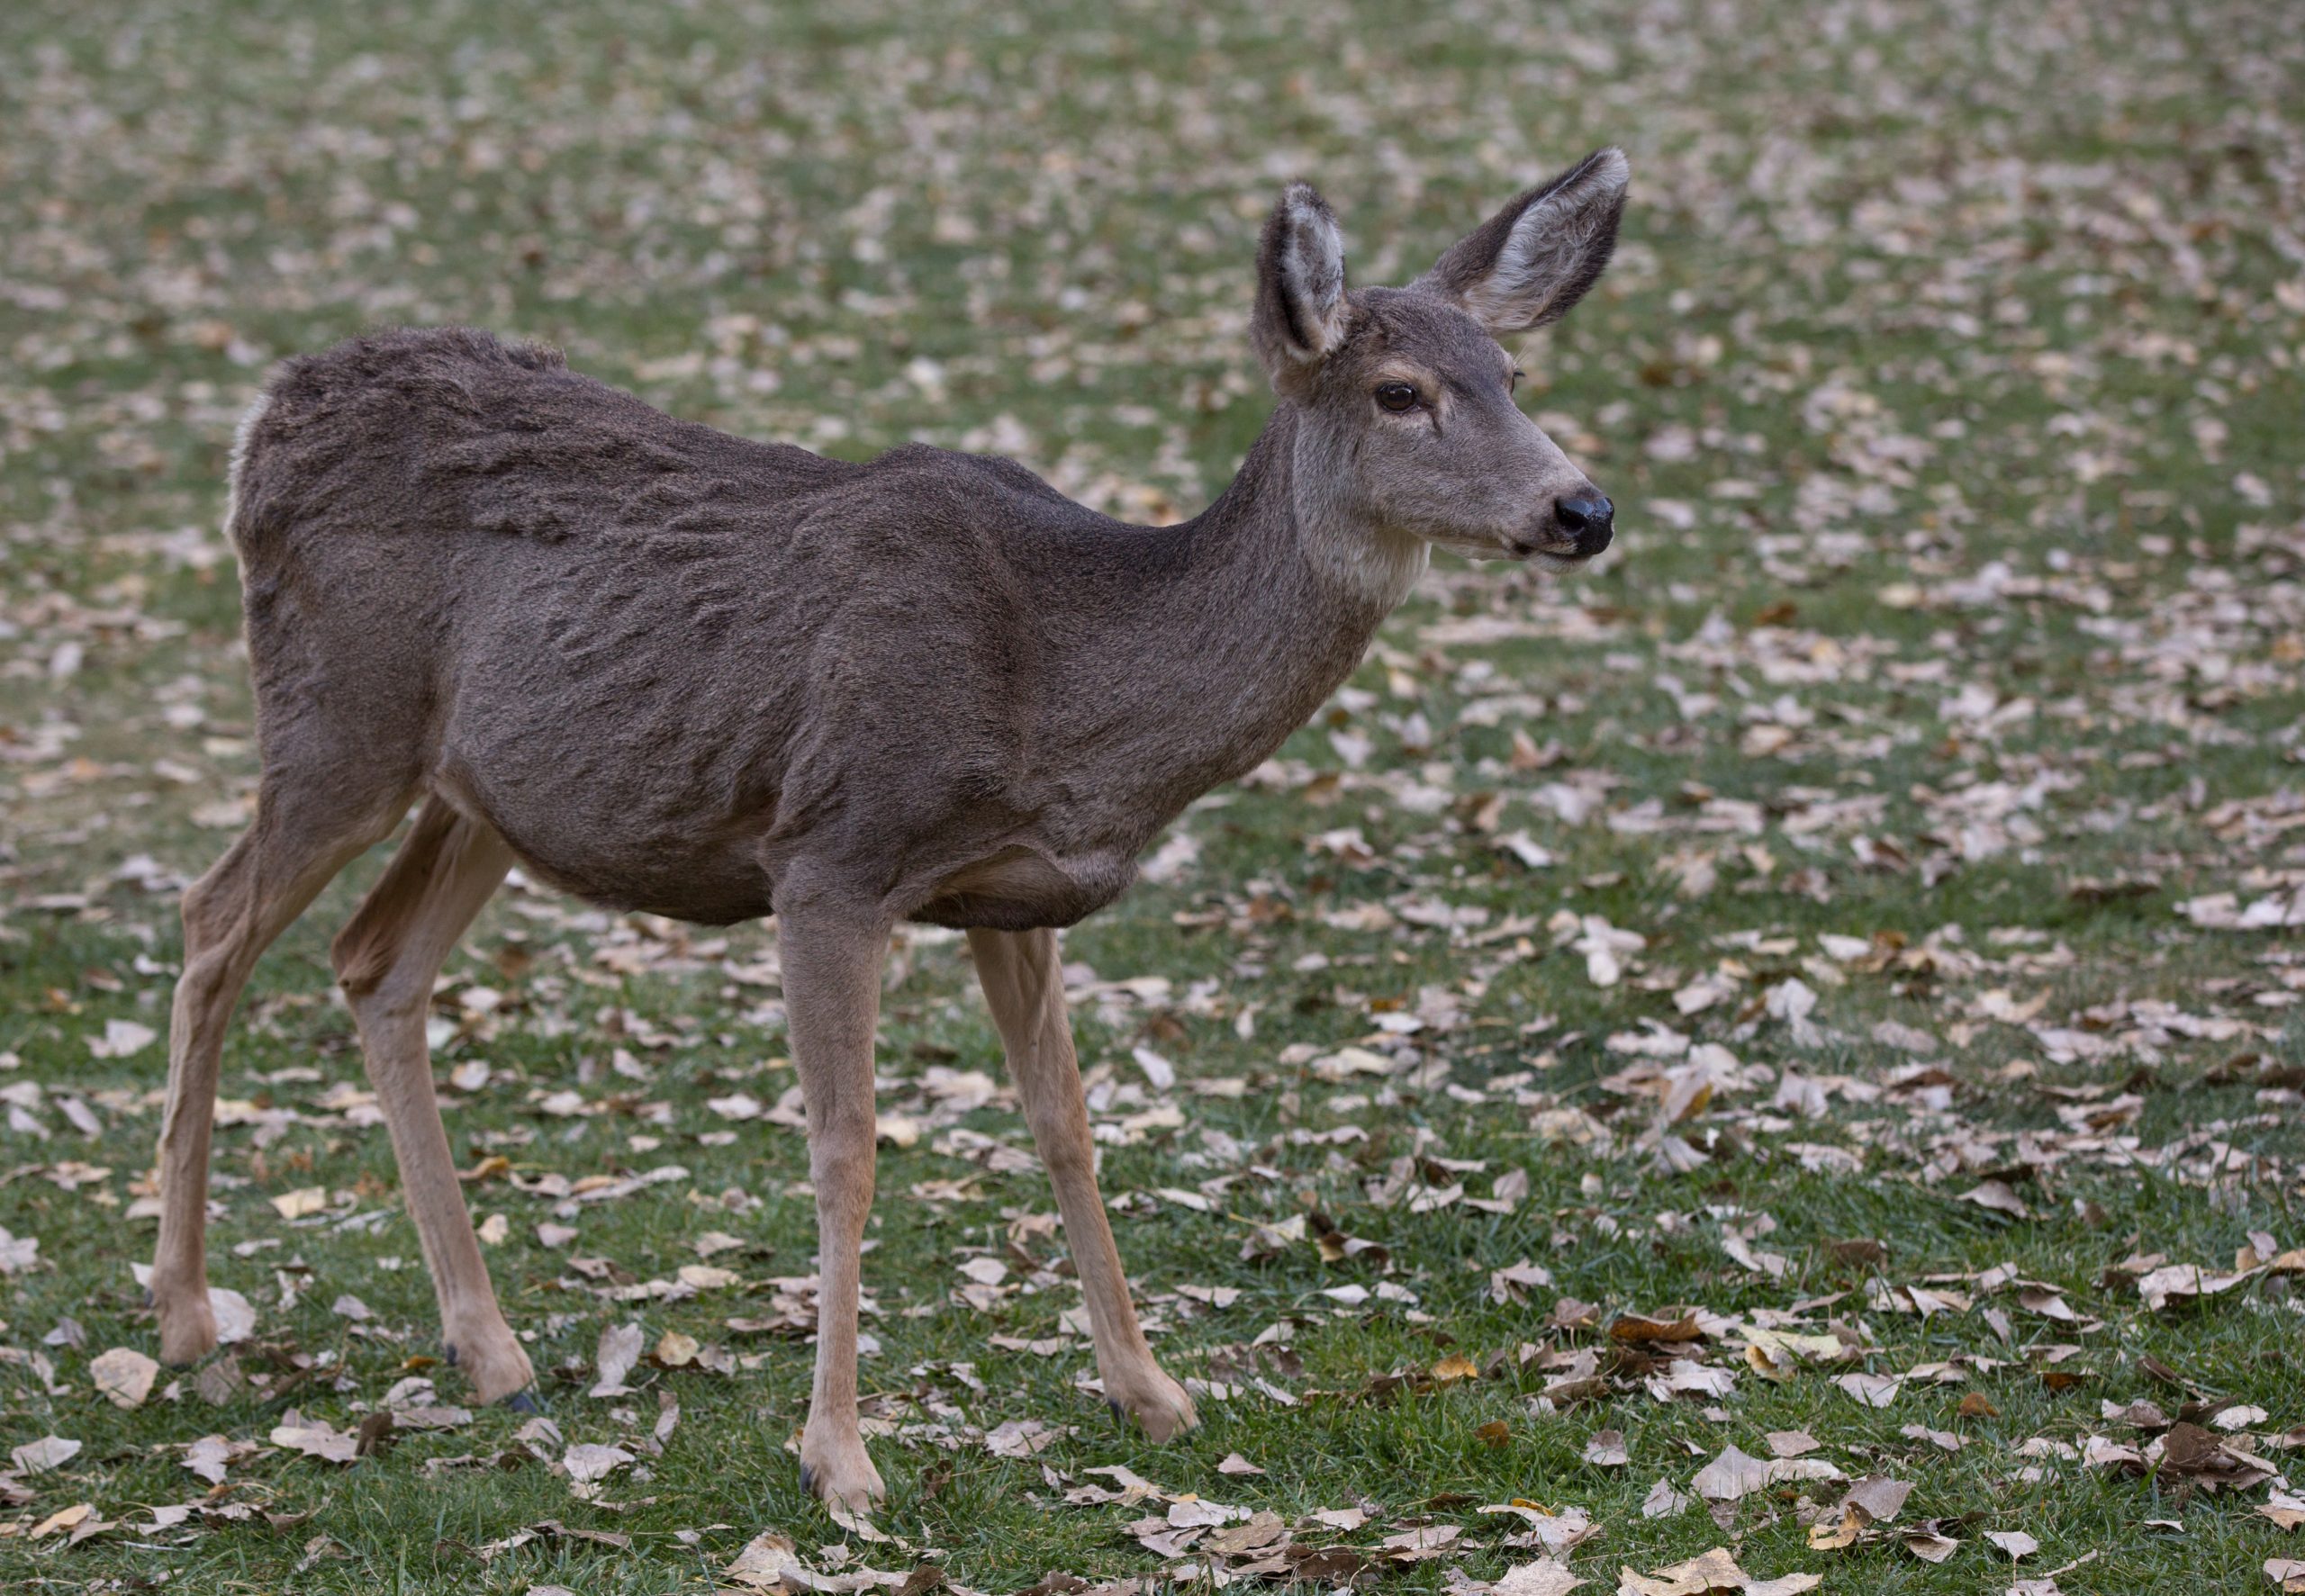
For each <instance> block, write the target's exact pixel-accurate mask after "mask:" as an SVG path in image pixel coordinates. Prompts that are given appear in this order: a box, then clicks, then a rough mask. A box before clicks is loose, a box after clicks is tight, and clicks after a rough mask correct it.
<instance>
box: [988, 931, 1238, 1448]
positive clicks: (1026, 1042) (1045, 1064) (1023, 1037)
mask: <svg viewBox="0 0 2305 1596" xmlns="http://www.w3.org/2000/svg"><path fill="white" fill-rule="evenodd" d="M969 948H970V951H972V953H973V954H974V955H975V957H976V972H977V979H978V981H979V982H980V983H981V985H982V986H983V987H984V996H985V1002H986V1003H987V1004H988V1005H990V1007H991V1010H992V1023H994V1024H995V1025H996V1026H998V1027H999V1031H1000V1040H1001V1042H1002V1044H1003V1046H1004V1047H1005V1048H1006V1050H1007V1051H1008V1073H1009V1075H1010V1076H1011V1078H1014V1079H1015V1081H1016V1083H1017V1096H1019V1097H1021V1098H1022V1099H1023V1100H1024V1105H1025V1120H1026V1123H1027V1124H1029V1125H1030V1126H1031V1127H1032V1131H1033V1142H1034V1144H1035V1146H1036V1147H1038V1148H1039V1149H1040V1155H1041V1162H1042V1163H1043V1164H1044V1165H1045V1166H1047V1168H1048V1177H1049V1183H1050V1185H1052V1186H1054V1187H1055V1188H1056V1208H1057V1213H1059V1214H1061V1215H1062V1217H1063V1220H1064V1235H1065V1240H1067V1241H1069V1242H1071V1247H1072V1267H1073V1270H1074V1272H1075V1273H1076V1274H1078V1275H1079V1276H1080V1291H1081V1294H1082V1295H1083V1296H1085V1297H1086V1298H1087V1299H1088V1303H1089V1329H1090V1330H1091V1332H1092V1333H1093V1335H1094V1337H1095V1339H1096V1344H1097V1371H1098V1374H1099V1375H1102V1376H1103V1378H1104V1383H1105V1398H1106V1400H1107V1402H1111V1403H1112V1404H1113V1406H1114V1408H1115V1409H1116V1410H1118V1411H1122V1412H1125V1413H1127V1414H1128V1415H1129V1416H1130V1417H1132V1418H1134V1420H1136V1422H1137V1423H1138V1424H1139V1425H1140V1426H1142V1427H1143V1430H1144V1433H1145V1434H1146V1435H1147V1436H1149V1437H1151V1438H1153V1440H1156V1441H1165V1440H1167V1439H1168V1438H1170V1437H1171V1436H1173V1435H1176V1434H1177V1433H1179V1432H1180V1431H1182V1430H1187V1429H1191V1428H1192V1427H1193V1426H1194V1425H1196V1424H1198V1422H1199V1421H1200V1420H1199V1416H1198V1414H1197V1413H1196V1412H1194V1411H1193V1405H1192V1398H1191V1397H1189V1396H1188V1395H1187V1394H1186V1393H1185V1389H1184V1387H1183V1386H1181V1385H1180V1384H1177V1382H1176V1381H1174V1380H1172V1379H1171V1378H1170V1377H1169V1375H1168V1373H1167V1372H1166V1371H1165V1370H1163V1369H1162V1367H1161V1366H1160V1363H1159V1362H1158V1361H1157V1360H1156V1359H1155V1358H1154V1357H1153V1348H1151V1347H1149V1346H1147V1345H1146V1344H1145V1340H1144V1330H1143V1327H1142V1326H1141V1325H1139V1324H1138V1323H1137V1321H1136V1308H1135V1305H1134V1303H1131V1302H1130V1301H1129V1296H1128V1277H1127V1276H1125V1274H1123V1273H1122V1272H1121V1265H1120V1250H1119V1249H1118V1248H1116V1247H1115V1246H1114V1245H1113V1231H1112V1225H1111V1223H1110V1222H1108V1221H1107V1219H1106V1217H1105V1201H1104V1198H1103V1196H1102V1195H1100V1194H1099V1193H1098V1190H1097V1155H1096V1143H1095V1142H1094V1141H1093V1140H1092V1139H1091V1137H1090V1135H1089V1106H1088V1104H1087V1102H1086V1101H1085V1100H1084V1099H1083V1097H1082V1096H1081V1091H1080V1062H1079V1060H1078V1059H1076V1058H1075V1056H1074V1054H1073V1050H1072V1026H1071V1022H1070V1021H1069V1020H1068V1019H1067V1018H1066V1016H1065V1012H1064V978H1063V974H1062V965H1061V963H1060V961H1059V958H1058V954H1057V942H1056V933H1055V932H1053V931H1021V932H1011V931H972V932H970V933H969Z"/></svg>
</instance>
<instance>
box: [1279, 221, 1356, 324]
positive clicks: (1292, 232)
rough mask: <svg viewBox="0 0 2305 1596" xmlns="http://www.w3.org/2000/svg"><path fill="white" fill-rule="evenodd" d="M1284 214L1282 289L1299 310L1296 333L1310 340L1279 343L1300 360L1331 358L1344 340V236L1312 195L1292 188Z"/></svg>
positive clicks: (1296, 312) (1281, 250) (1281, 259)
mask: <svg viewBox="0 0 2305 1596" xmlns="http://www.w3.org/2000/svg"><path fill="white" fill-rule="evenodd" d="M1281 214H1282V217H1283V219H1284V220H1285V221H1286V222H1287V224H1288V234H1287V236H1286V237H1285V238H1284V239H1283V240H1282V242H1281V248H1280V291H1281V293H1284V294H1286V295H1287V296H1288V302H1289V305H1290V306H1291V308H1292V309H1293V311H1295V315H1294V317H1293V320H1294V321H1295V323H1296V330H1301V331H1302V332H1303V333H1304V335H1305V336H1306V338H1309V339H1310V340H1312V341H1311V344H1310V345H1309V347H1298V346H1297V340H1296V338H1294V337H1290V338H1284V339H1282V340H1281V341H1282V342H1283V343H1284V344H1286V345H1288V352H1289V353H1290V354H1291V355H1294V356H1296V357H1297V359H1299V360H1314V359H1317V358H1319V357H1320V356H1323V355H1325V354H1327V353H1328V352H1329V351H1330V350H1331V349H1333V348H1335V347H1337V345H1338V344H1339V343H1340V342H1342V339H1343V338H1344V235H1343V234H1342V233H1341V232H1339V231H1338V230H1337V226H1336V221H1335V219H1334V218H1333V217H1332V216H1331V215H1330V214H1329V212H1328V208H1327V207H1326V206H1324V205H1323V204H1322V203H1320V201H1319V200H1318V199H1316V198H1314V197H1313V196H1312V195H1311V194H1310V192H1309V191H1307V192H1305V193H1302V194H1300V193H1299V192H1298V191H1297V190H1296V189H1291V190H1289V192H1288V195H1287V196H1286V198H1285V199H1284V200H1283V201H1282V209H1281Z"/></svg>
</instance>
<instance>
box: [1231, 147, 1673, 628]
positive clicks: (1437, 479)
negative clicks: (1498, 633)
mask: <svg viewBox="0 0 2305 1596" xmlns="http://www.w3.org/2000/svg"><path fill="white" fill-rule="evenodd" d="M1629 176H1631V168H1630V167H1628V166H1627V164H1626V162H1625V158H1624V155H1623V151H1621V150H1617V149H1598V150H1595V151H1594V152H1593V153H1592V154H1591V155H1588V156H1586V158H1584V159H1583V160H1581V161H1579V162H1578V163H1577V165H1576V166H1574V167H1570V168H1569V169H1568V171H1566V172H1563V173H1561V174H1560V175H1559V176H1557V177H1555V178H1553V179H1552V180H1551V181H1550V182H1548V183H1543V184H1540V185H1538V186H1536V187H1534V188H1532V189H1530V190H1529V191H1528V192H1527V193H1526V194H1522V195H1521V196H1520V197H1519V198H1518V199H1516V200H1514V202H1513V203H1511V204H1508V205H1506V206H1505V208H1504V209H1503V210H1501V211H1499V212H1497V213H1496V215H1494V216H1492V217H1490V218H1489V220H1488V221H1487V222H1485V223H1483V224H1482V225H1481V226H1480V227H1478V228H1477V229H1476V230H1473V231H1472V232H1470V233H1468V234H1467V235H1466V236H1465V237H1464V238H1463V239H1460V240H1459V241H1458V242H1457V243H1456V244H1455V245H1453V246H1451V248H1450V249H1449V250H1448V251H1447V252H1446V253H1445V254H1443V255H1442V257H1441V258H1440V259H1439V260H1438V261H1437V262H1435V263H1434V265H1433V269H1432V270H1430V271H1428V272H1426V273H1425V274H1424V275H1423V276H1421V277H1419V278H1417V279H1416V281H1415V282H1414V283H1411V284H1409V285H1408V286H1407V287H1406V288H1355V289H1350V290H1349V289H1347V288H1346V286H1345V281H1344V240H1343V237H1342V234H1340V233H1339V231H1338V230H1337V225H1336V218H1335V216H1334V215H1333V213H1332V212H1330V210H1329V207H1328V205H1327V203H1325V202H1324V201H1323V200H1322V198H1321V196H1320V195H1319V194H1316V193H1315V192H1314V190H1313V189H1312V188H1311V187H1310V186H1309V185H1306V184H1302V183H1298V184H1294V185H1291V186H1290V187H1289V189H1288V192H1287V193H1285V194H1282V195H1281V196H1280V202H1279V204H1277V205H1275V206H1274V207H1273V212H1272V215H1271V217H1270V220H1269V221H1266V223H1265V228H1264V237H1263V241H1262V246H1261V249H1260V250H1259V253H1258V261H1257V298H1256V310H1255V312H1254V315H1253V317H1252V321H1251V338H1252V341H1253V342H1254V344H1255V347H1256V351H1257V356H1258V358H1259V359H1260V360H1261V361H1262V362H1263V364H1264V368H1265V371H1266V374H1268V375H1269V376H1270V378H1271V380H1272V385H1273V389H1274V391H1275V392H1277V393H1278V394H1279V396H1280V397H1281V399H1282V400H1283V401H1286V402H1287V403H1288V404H1290V405H1293V406H1294V407H1295V408H1296V409H1297V412H1298V418H1297V435H1296V461H1295V464H1296V473H1295V482H1296V484H1297V486H1296V492H1297V507H1298V511H1299V514H1300V516H1301V517H1302V518H1303V519H1304V521H1305V523H1306V526H1307V527H1308V528H1316V529H1317V530H1316V536H1317V537H1318V538H1319V539H1321V540H1322V541H1323V543H1324V545H1325V546H1326V548H1327V550H1328V551H1329V552H1330V553H1331V554H1332V555H1340V556H1342V557H1344V558H1345V559H1347V560H1350V561H1351V562H1354V563H1355V564H1360V565H1362V566H1364V567H1365V566H1368V565H1372V564H1374V565H1381V566H1387V567H1391V568H1394V569H1396V570H1397V568H1398V567H1399V566H1401V564H1403V563H1404V562H1405V561H1409V560H1413V562H1414V564H1415V567H1416V568H1417V569H1421V568H1422V566H1423V563H1424V551H1425V549H1426V547H1427V546H1440V547H1442V548H1447V549H1453V550H1455V551H1456V552H1457V553H1459V554H1463V555H1472V556H1474V557H1476V558H1482V559H1509V560H1529V559H1534V560H1537V561H1539V562H1541V563H1542V564H1546V565H1548V566H1550V567H1553V568H1555V569H1565V568H1567V567H1569V566H1572V565H1576V564H1580V563H1581V562H1583V561H1585V560H1587V559H1590V558H1591V557H1592V556H1593V555H1596V554H1599V553H1600V552H1601V551H1602V550H1603V549H1604V548H1606V547H1608V546H1609V537H1610V532H1611V521H1612V516H1613V513H1614V512H1613V508H1612V506H1611V505H1610V503H1609V501H1608V500H1607V498H1606V497H1604V495H1603V494H1602V492H1601V491H1600V490H1599V489H1598V488H1596V487H1595V486H1594V485H1593V483H1592V482H1591V480H1590V479H1588V478H1587V477H1586V475H1585V473H1583V472H1581V471H1579V470H1578V469H1577V467H1576V466H1574V465H1572V464H1569V461H1568V456H1567V455H1563V454H1562V453H1561V452H1560V449H1559V446H1556V445H1555V444H1554V443H1553V441H1552V439H1550V437H1546V436H1545V434H1544V432H1543V430H1542V429H1541V428H1539V427H1538V426H1537V424H1536V423H1535V422H1534V421H1532V420H1531V419H1529V418H1528V417H1527V416H1526V415H1524V414H1523V413H1522V411H1521V410H1520V409H1519V407H1518V406H1517V405H1515V404H1514V400H1513V390H1514V383H1515V382H1516V380H1517V379H1518V377H1519V376H1520V373H1519V372H1517V371H1516V370H1515V369H1514V364H1513V360H1512V358H1511V356H1508V355H1506V354H1505V350H1504V349H1503V348H1502V347H1500V345H1499V340H1501V339H1503V338H1507V337H1512V336H1515V335H1518V334H1521V333H1523V332H1526V331H1528V330H1530V329H1532V328H1538V327H1542V326H1545V325H1547V324H1548V323H1550V322H1553V321H1557V320H1559V319H1560V318H1561V317H1562V316H1564V315H1566V314H1567V313H1568V310H1569V308H1570V307H1571V306H1573V305H1574V304H1576V302H1577V301H1578V300H1579V299H1582V298H1583V297H1584V296H1585V293H1586V290H1587V289H1589V288H1591V287H1592V286H1593V284H1594V283H1595V281H1597V280H1598V279H1599V277H1600V275H1601V272H1602V270H1603V268H1604V267H1605V266H1607V265H1608V262H1609V256H1610V253H1611V251H1612V250H1614V248H1615V247H1616V237H1617V221H1618V218H1619V217H1620V215H1621V214H1622V213H1623V209H1624V194H1625V184H1626V181H1627V179H1628V177H1629ZM1411 580H1413V573H1411ZM1402 585H1403V586H1404V588H1405V586H1406V584H1405V583H1404V584H1402Z"/></svg>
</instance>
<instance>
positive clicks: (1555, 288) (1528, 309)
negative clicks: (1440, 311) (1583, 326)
mask: <svg viewBox="0 0 2305 1596" xmlns="http://www.w3.org/2000/svg"><path fill="white" fill-rule="evenodd" d="M1631 181H1632V166H1631V165H1630V164H1629V163H1628V162H1627V161H1626V160H1625V158H1624V152H1623V150H1618V149H1610V150H1606V151H1604V152H1603V154H1602V155H1601V157H1600V158H1599V159H1597V160H1595V162H1594V163H1593V165H1592V167H1591V169H1590V170H1588V171H1586V173H1585V174H1584V175H1583V176H1580V177H1578V178H1577V180H1576V181H1575V182H1573V183H1568V184H1564V185H1561V186H1560V187H1559V188H1557V189H1555V190H1554V191H1553V192H1552V193H1550V194H1547V195H1545V197H1544V198H1543V199H1541V200H1539V201H1537V202H1536V203H1534V204H1532V205H1531V206H1530V207H1529V208H1528V209H1527V210H1525V211H1523V212H1521V219H1520V220H1519V221H1515V222H1514V224H1513V230H1512V232H1511V233H1510V234H1508V235H1507V236H1506V238H1505V245H1504V248H1501V249H1499V250H1498V251H1497V252H1496V265H1495V266H1491V267H1490V268H1489V273H1488V275H1487V276H1486V277H1484V278H1482V279H1481V280H1480V281H1479V282H1478V283H1476V284H1473V285H1472V286H1471V287H1469V288H1468V289H1466V290H1465V292H1464V294H1463V301H1464V306H1465V309H1467V310H1468V311H1471V312H1472V313H1473V315H1474V317H1475V318H1476V319H1477V320H1479V321H1480V322H1481V323H1482V324H1483V325H1484V326H1487V327H1488V328H1490V329H1494V330H1496V331H1497V332H1500V333H1501V332H1519V331H1523V330H1525V329H1528V328H1532V327H1534V326H1536V325H1537V324H1538V323H1539V322H1541V321H1542V320H1544V319H1545V312H1546V311H1547V309H1548V308H1549V307H1550V305H1551V303H1552V301H1553V299H1554V297H1555V296H1556V295H1557V294H1559V293H1560V291H1561V290H1562V288H1564V287H1566V286H1567V285H1568V284H1571V283H1573V282H1575V281H1576V280H1577V275H1578V274H1577V262H1578V261H1579V260H1580V259H1581V258H1582V257H1584V256H1585V254H1586V252H1587V251H1588V250H1590V249H1591V248H1593V245H1594V242H1595V239H1597V238H1598V237H1599V235H1600V232H1601V230H1602V228H1603V227H1604V224H1605V218H1606V217H1607V215H1608V213H1609V210H1610V204H1611V202H1612V201H1614V199H1615V198H1616V196H1618V195H1620V194H1623V193H1624V190H1625V185H1627V184H1628V183H1630V182H1631Z"/></svg>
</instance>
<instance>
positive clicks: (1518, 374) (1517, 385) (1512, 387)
mask: <svg viewBox="0 0 2305 1596" xmlns="http://www.w3.org/2000/svg"><path fill="white" fill-rule="evenodd" d="M1527 375H1528V373H1527V372H1524V371H1523V370H1522V369H1521V368H1520V367H1519V366H1517V365H1516V366H1514V368H1513V380H1512V381H1511V382H1510V383H1506V384H1505V389H1506V391H1507V392H1514V393H1518V392H1520V391H1521V379H1522V378H1523V377H1525V376H1527Z"/></svg>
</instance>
